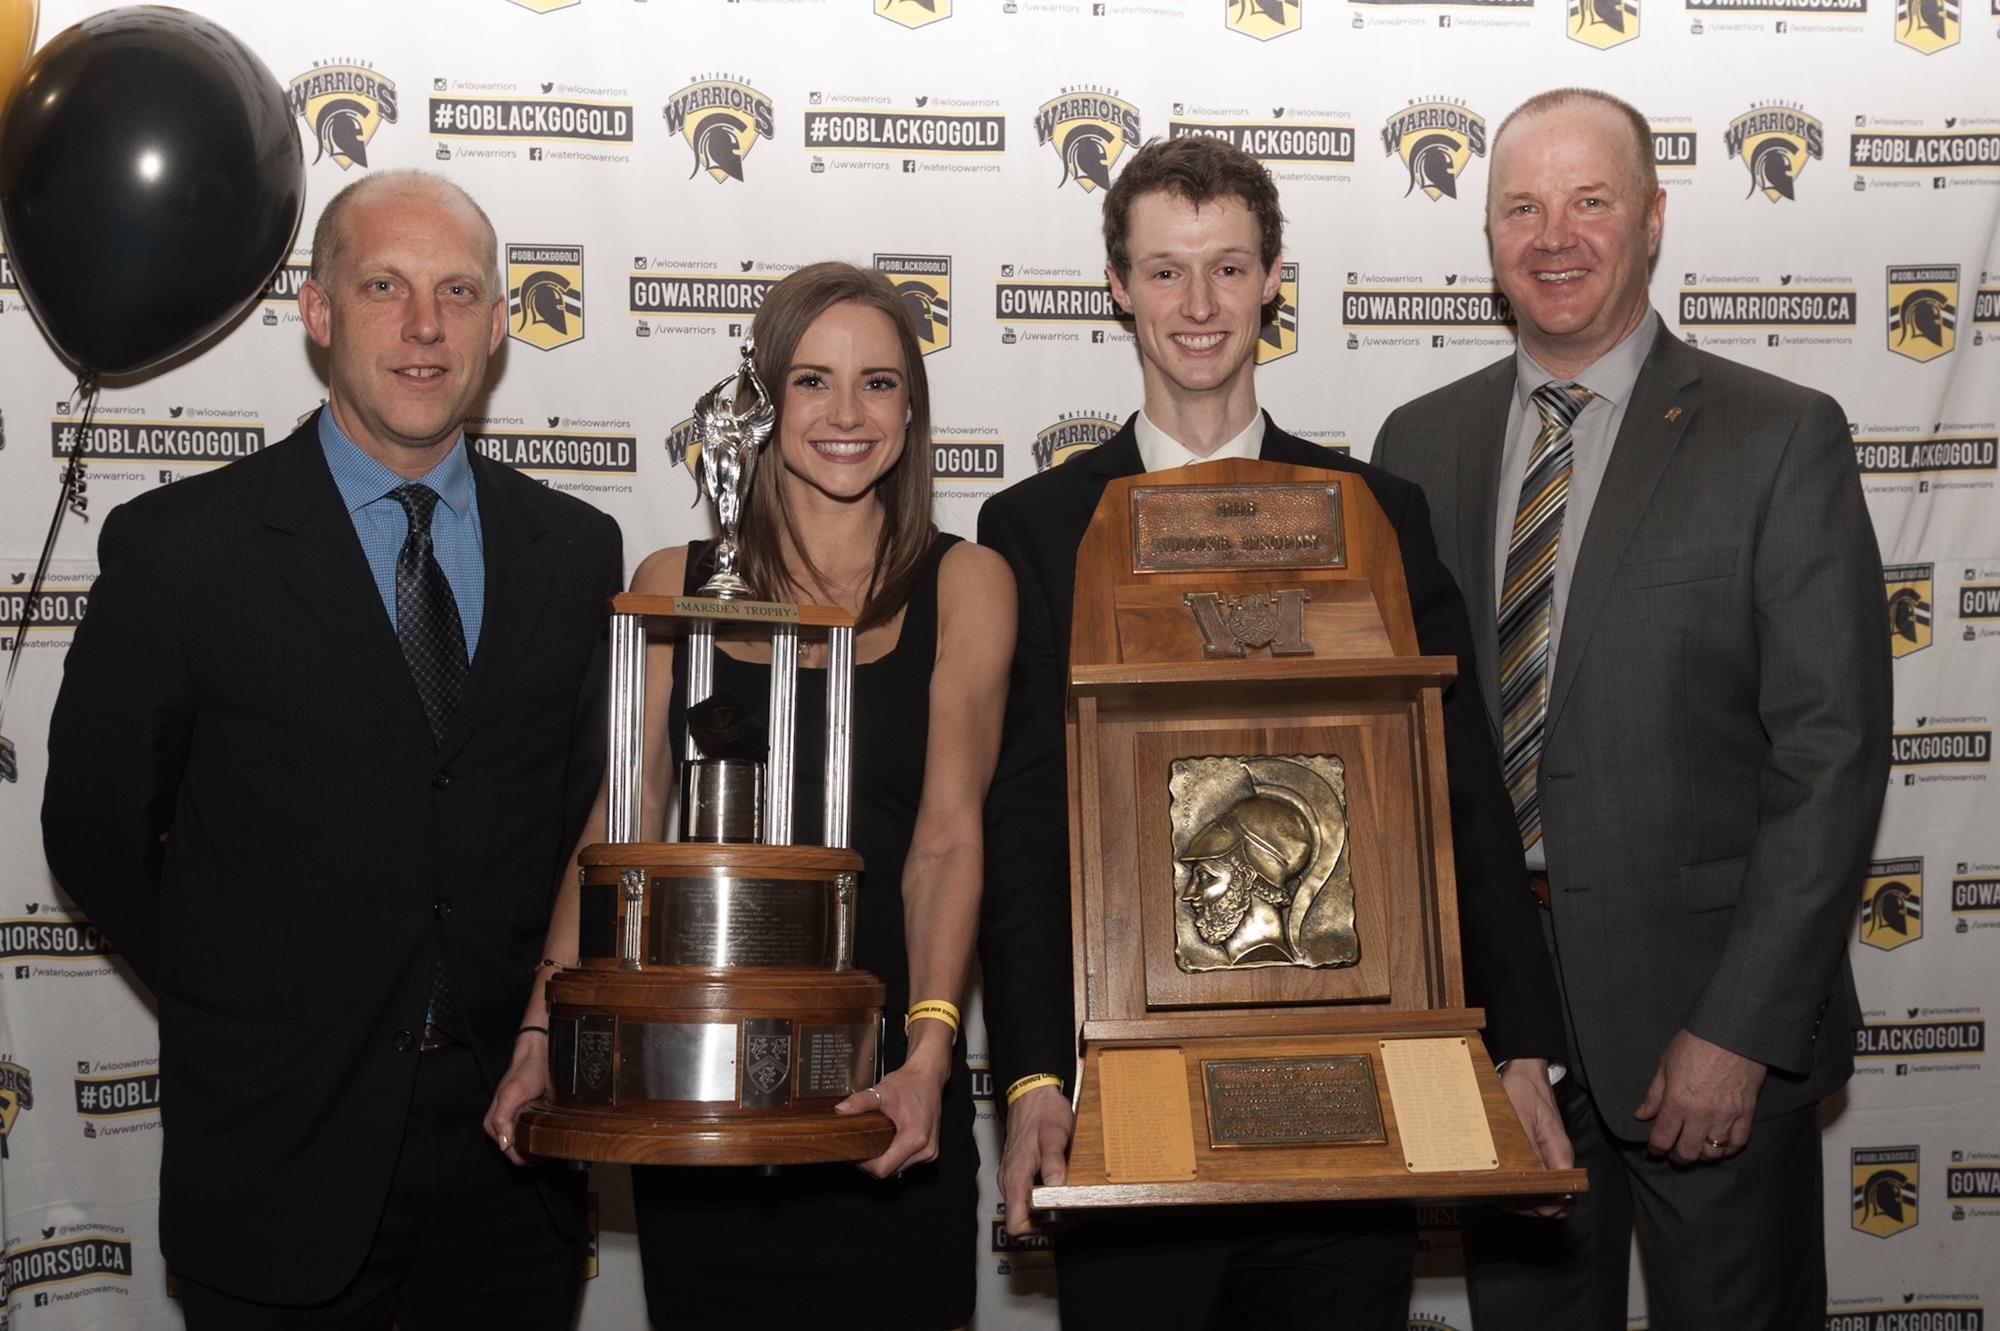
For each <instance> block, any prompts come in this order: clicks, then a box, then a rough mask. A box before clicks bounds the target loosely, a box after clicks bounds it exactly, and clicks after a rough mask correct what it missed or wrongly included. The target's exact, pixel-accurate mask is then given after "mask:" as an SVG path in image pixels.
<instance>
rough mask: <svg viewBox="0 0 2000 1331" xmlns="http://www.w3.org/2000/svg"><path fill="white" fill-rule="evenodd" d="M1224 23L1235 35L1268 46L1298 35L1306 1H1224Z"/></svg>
mask: <svg viewBox="0 0 2000 1331" xmlns="http://www.w3.org/2000/svg"><path fill="white" fill-rule="evenodd" d="M1223 5H1224V10H1223V18H1222V22H1223V25H1224V26H1225V27H1227V28H1228V29H1229V30H1230V31H1231V32H1240V33H1242V34H1243V35H1244V36H1245V37H1255V38H1256V39H1257V40H1258V41H1260V42H1268V41H1270V40H1271V39H1272V38H1273V37H1283V36H1284V35H1285V34H1286V33H1291V32H1297V31H1298V30H1299V21H1300V20H1301V19H1302V18H1303V17H1304V15H1302V14H1301V13H1300V12H1299V11H1300V10H1301V9H1303V8H1305V0H1223Z"/></svg>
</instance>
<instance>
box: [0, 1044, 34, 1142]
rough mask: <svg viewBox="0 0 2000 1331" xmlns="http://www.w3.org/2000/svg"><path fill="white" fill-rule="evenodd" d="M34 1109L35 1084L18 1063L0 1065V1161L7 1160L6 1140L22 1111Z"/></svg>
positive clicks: (11, 1133) (12, 1131)
mask: <svg viewBox="0 0 2000 1331" xmlns="http://www.w3.org/2000/svg"><path fill="white" fill-rule="evenodd" d="M34 1107H35V1082H34V1078H33V1077H32V1076H30V1075H29V1072H28V1070H27V1069H26V1068H24V1067H22V1066H21V1065H20V1064H19V1063H0V1160H5V1159H6V1158H7V1139H8V1138H9V1137H11V1136H13V1134H14V1120H15V1119H17V1118H19V1117H20V1116H21V1111H22V1110H23V1109H33V1108H34Z"/></svg>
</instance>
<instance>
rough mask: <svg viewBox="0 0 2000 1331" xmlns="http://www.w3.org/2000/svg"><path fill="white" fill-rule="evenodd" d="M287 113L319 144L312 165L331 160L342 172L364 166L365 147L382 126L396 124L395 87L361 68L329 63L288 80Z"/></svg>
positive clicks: (366, 158) (378, 75) (363, 67)
mask: <svg viewBox="0 0 2000 1331" xmlns="http://www.w3.org/2000/svg"><path fill="white" fill-rule="evenodd" d="M287 95H288V96H289V98H290V100H291V107H292V114H293V115H296V116H298V117H299V118H300V119H301V120H303V121H305V123H306V127H307V128H308V129H310V130H312V133H313V138H314V139H315V140H316V141H317V142H318V144H319V151H318V152H317V153H315V154H314V155H313V161H315V162H317V161H319V160H320V158H322V157H331V158H332V159H333V160H334V161H335V162H337V163H339V164H340V169H341V170H343V171H345V170H347V169H348V168H349V167H355V166H359V167H366V166H367V165H368V143H369V141H370V140H371V139H373V138H374V137H375V131H376V130H378V129H380V128H381V127H382V126H383V124H384V123H387V124H391V125H393V124H395V123H396V85H395V84H394V83H391V82H390V81H389V80H388V79H385V78H383V77H382V76H381V75H380V74H377V73H376V72H375V71H374V70H372V69H369V68H368V67H367V66H366V65H360V64H348V63H342V62H336V61H329V62H327V63H326V64H323V65H314V66H313V67H312V68H311V69H310V70H308V71H307V72H306V73H304V74H301V75H299V76H298V77H297V78H295V79H293V80H292V86H291V88H290V89H289V91H288V94H287Z"/></svg>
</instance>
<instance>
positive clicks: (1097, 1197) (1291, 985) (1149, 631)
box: [1030, 459, 1584, 1211]
mask: <svg viewBox="0 0 2000 1331" xmlns="http://www.w3.org/2000/svg"><path fill="white" fill-rule="evenodd" d="M1330 461H1331V460H1330ZM1408 576H1409V575H1408V574H1407V573H1406V571H1405V566H1404V562H1403V550H1402V543H1401V540H1400V537H1399V533H1398V531H1397V528H1396V526H1395V525H1394V524H1393V523H1392V522H1391V521H1390V519H1389V517H1388V515H1387V514H1385V513H1384V511H1383V509H1382V507H1381V505H1379V504H1378V503H1376V501H1375V497H1374V495H1373V494H1372V493H1371V492H1370V489H1369V483H1368V480H1367V478H1366V477H1365V476H1364V475H1362V474H1360V473H1357V472H1355V471H1353V470H1349V469H1347V468H1345V467H1344V466H1343V467H1334V466H1328V467H1303V466H1289V465H1283V464H1277V463H1266V462H1252V461H1244V460H1234V459H1228V460H1222V461H1216V462H1209V463H1204V464H1202V465H1200V466H1196V467H1187V468H1180V469H1176V470H1171V471H1161V472H1151V473H1148V474H1146V475H1144V476H1139V477H1120V478H1117V479H1113V480H1112V481H1110V482H1109V484H1108V485H1107V486H1106V488H1105V492H1104V498H1103V499H1102V501H1100V503H1099V504H1098V508H1097V512H1096V514H1095V516H1094V517H1093V518H1092V519H1091V523H1090V526H1089V528H1088V530H1087V531H1086V532H1085V534H1084V537H1083V540H1082V542H1081V544H1080V546H1079V547H1078V551H1077V563H1076V583H1075V602H1074V610H1073V613H1072V616H1071V627H1070V639H1069V643H1068V653H1069V670H1068V677H1067V680H1066V683H1067V685H1068V690H1067V694H1066V707H1067V712H1066V717H1065V732H1066V740H1067V747H1068V760H1069V766H1068V770H1069V773H1070V780H1069V783H1068V784H1069V798H1070V806H1069V827H1070V838H1069V847H1070V886H1071V894H1072V897H1071V915H1072V919H1073V920H1074V922H1075V928H1074V929H1073V930H1072V931H1071V940H1072V942H1071V946H1072V948H1073V955H1072V963H1073V964H1072V974H1073V976H1074V989H1073V993H1072V997H1073V1000H1074V1003H1075V1010H1076V1013H1077V1016H1078V1028H1077V1032H1076V1035H1077V1055H1078V1056H1077V1061H1076V1064H1075V1067H1074V1070H1073V1071H1074V1080H1073V1081H1072V1082H1071V1086H1072V1088H1073V1093H1074V1096H1075V1109H1076V1128H1075V1135H1074V1137H1073V1139H1072V1143H1071V1148H1070V1155H1069V1161H1068V1166H1069V1167H1068V1175H1067V1177H1066V1178H1065V1180H1064V1181H1063V1182H1062V1183H1061V1184H1058V1185H1055V1186H1047V1185H1044V1186H1041V1187H1038V1188H1035V1189H1034V1191H1033V1193H1032V1196H1031V1199H1030V1202H1031V1205H1032V1206H1034V1207H1035V1208H1037V1209H1045V1210H1059V1211H1074V1210H1088V1209H1091V1208H1097V1207H1106V1208H1115V1207H1132V1206H1168V1205H1173V1206H1180V1205H1187V1206H1216V1205H1238V1204H1243V1205H1249V1204H1262V1203H1269V1202H1289V1201H1297V1202H1325V1201H1383V1200H1396V1201H1406V1202H1412V1203H1415V1202H1426V1203H1436V1202H1445V1201H1450V1202H1464V1201H1469V1200H1476V1199H1481V1198H1489V1199H1490V1198H1500V1197H1546V1196H1551V1195H1559V1194H1562V1193H1569V1192H1575V1191H1578V1190H1580V1189H1581V1188H1582V1187H1583V1186H1584V1177H1583V1174H1582V1172H1581V1171H1578V1170H1546V1169H1543V1168H1542V1166H1541V1163H1540V1160H1539V1159H1538V1158H1537V1156H1536V1155H1535V1152H1534V1149H1533V1147H1532V1146H1531V1145H1530V1144H1529V1142H1528V1139H1527V1136H1526V1134H1525V1133H1523V1132H1522V1131H1521V1128H1520V1126H1519V1124H1518V1123H1517V1122H1516V1121H1515V1120H1514V1117H1513V1113H1512V1110H1511V1108H1510V1107H1509V1102H1508V1100H1507V1097H1506V1093H1505V1092H1504V1091H1503V1090H1502V1089H1501V1086H1500V1083H1499V1078H1498V1076H1497V1074H1496V1073H1495V1071H1494V1068H1493V1064H1492V1062H1491V1060H1490V1059H1489V1058H1488V1056H1487V1053H1486V1049H1485V1046H1484V1044H1483V1042H1482V1040H1481V1038H1480V1034H1479V1032H1480V1029H1481V1028H1482V1027H1483V1025H1484V1024H1485V1014H1484V1013H1482V1012H1481V1011H1479V1010H1478V1009H1476V1008H1469V1007H1467V1005H1466V998H1465V983H1464V975H1463V971H1462V969H1461V965H1460V952H1459V946H1460V945H1459V916H1458V899H1457V881H1458V880H1457V874H1456V872H1455V868H1454V860H1453V848H1452V822H1451V796H1450V789H1449V784H1448V782H1447V780H1446V773H1445V739H1444V734H1445V726H1444V695H1445V690H1446V688H1447V686H1449V685H1450V684H1451V682H1452V680H1453V679H1455V678H1456V676H1457V673H1458V659H1457V657H1456V656H1455V655H1438V656H1430V655H1426V654H1425V652H1424V650H1423V648H1422V647H1421V646H1420V645H1419V643H1418V640H1417V627H1416V622H1415V619H1414V617H1413V616H1412V614H1411V609H1410V599H1411V598H1410V590H1409V586H1408V583H1407V580H1406V579H1407V577H1408ZM1522 888H1523V895H1524V897H1525V888H1526V885H1525V883H1524V884H1523V885H1522ZM1419 1043H1420V1044H1423V1045H1425V1046H1426V1047H1429V1046H1436V1047H1438V1048H1441V1049H1442V1048H1445V1047H1447V1046H1448V1047H1449V1050H1450V1051H1451V1053H1452V1057H1453V1058H1454V1059H1456V1060H1458V1062H1457V1063H1453V1064H1451V1066H1450V1067H1449V1068H1448V1069H1446V1070H1447V1071H1449V1072H1451V1073H1452V1076H1453V1079H1454V1083H1455V1084H1456V1083H1470V1084H1472V1085H1475V1086H1476V1087H1477V1094H1475V1095H1473V1096H1470V1097H1459V1098H1457V1099H1454V1100H1452V1101H1451V1102H1450V1104H1449V1105H1446V1104H1444V1103H1443V1102H1442V1101H1440V1100H1439V1098H1438V1097H1437V1096H1435V1095H1433V1094H1431V1093H1430V1091H1429V1089H1428V1088H1429V1086H1431V1085H1432V1083H1426V1082H1425V1081H1423V1079H1422V1078H1413V1077H1410V1076H1405V1075H1401V1074H1397V1076H1392V1069H1401V1068H1407V1067H1409V1066H1411V1065H1412V1063H1413V1062H1416V1061H1417V1060H1414V1059H1413V1058H1412V1051H1413V1046H1414V1045H1415V1044H1419ZM1140 1053H1143V1054H1145V1055H1146V1057H1147V1063H1146V1066H1147V1067H1149V1068H1151V1069H1153V1070H1154V1071H1153V1073H1152V1075H1151V1079H1150V1080H1149V1081H1148V1083H1147V1085H1148V1087H1149V1089H1150V1091H1151V1092H1152V1093H1153V1094H1155V1095H1156V1096H1157V1097H1160V1098H1164V1099H1166V1100H1169V1101H1171V1102H1172V1105H1171V1106H1170V1107H1171V1108H1173V1109H1174V1111H1175V1112H1173V1113H1171V1114H1153V1115H1150V1116H1147V1117H1145V1118H1144V1119H1143V1120H1141V1119H1140V1118H1138V1117H1135V1116H1134V1115H1133V1114H1131V1113H1129V1112H1126V1111H1127V1110H1128V1109H1129V1106H1128V1105H1126V1104H1125V1103H1124V1102H1123V1101H1121V1100H1120V1099H1119V1097H1120V1096H1121V1095H1122V1094H1124V1090H1125V1080H1124V1079H1126V1078H1127V1077H1128V1073H1127V1072H1126V1071H1124V1069H1127V1068H1128V1067H1130V1066H1133V1065H1134V1064H1135V1060H1134V1057H1133V1056H1134V1055H1136V1054H1140ZM1459 1063H1462V1064H1463V1067H1462V1068H1461V1067H1459ZM1459 1072H1463V1074H1464V1075H1463V1076H1462V1077H1459V1076H1458V1075H1457V1074H1458V1073H1459ZM1398 1078H1400V1079H1398ZM1399 1088H1400V1093H1401V1094H1402V1095H1403V1097H1404V1103H1401V1104H1399V1103H1398V1102H1397V1098H1396V1097H1397V1094H1398V1093H1399ZM1183 1101H1184V1102H1185V1108H1186V1110H1187V1112H1186V1113H1185V1114H1182V1113H1181V1112H1179V1111H1180V1109H1181V1108H1182V1104H1183ZM1168 1123H1171V1124H1172V1125H1174V1126H1172V1127H1171V1128H1169V1127H1163V1126H1162V1125H1164V1124H1168ZM1405 1129H1407V1130H1408V1135H1407V1137H1406V1135H1405ZM1162 1131H1172V1132H1174V1133H1176V1134H1178V1135H1177V1136H1176V1140H1175V1141H1174V1142H1173V1143H1171V1145H1172V1146H1173V1147H1174V1148H1175V1153H1176V1157H1175V1158H1177V1159H1178V1158H1183V1157H1191V1158H1192V1160H1193V1169H1192V1172H1191V1174H1190V1173H1188V1172H1185V1171H1182V1172H1169V1171H1166V1170H1159V1169H1155V1170H1150V1171H1135V1170H1134V1169H1132V1168H1131V1167H1130V1164H1129V1162H1131V1161H1132V1160H1134V1159H1137V1158H1151V1156H1152V1155H1155V1154H1163V1153H1164V1147H1163V1144H1162V1143H1160V1142H1159V1141H1158V1140H1157V1138H1158V1136H1159V1134H1160V1133H1161V1132H1162ZM1489 1132H1490V1135H1491V1138H1492V1141H1493V1144H1494V1149H1493V1150H1492V1151H1491V1152H1488V1153H1485V1154H1482V1155H1481V1157H1480V1159H1479V1160H1478V1161H1476V1162H1471V1161H1470V1157H1469V1156H1468V1157H1463V1158H1461V1157H1451V1159H1450V1160H1449V1161H1447V1163H1446V1165H1445V1166H1444V1167H1440V1168H1436V1169H1428V1168H1425V1169H1420V1168H1417V1167H1416V1165H1415V1164H1413V1163H1412V1161H1415V1160H1418V1159H1419V1158H1420V1157H1423V1158H1425V1159H1428V1158H1429V1157H1427V1156H1424V1150H1423V1146H1422V1143H1423V1142H1425V1141H1429V1140H1459V1139H1465V1140H1472V1139H1475V1138H1476V1139H1479V1140H1482V1141H1483V1140H1485V1134H1487V1133H1489ZM1426 1134H1432V1135H1431V1136H1426ZM1181 1136H1185V1138H1186V1139H1187V1140H1185V1141H1182V1140H1180V1137H1181Z"/></svg>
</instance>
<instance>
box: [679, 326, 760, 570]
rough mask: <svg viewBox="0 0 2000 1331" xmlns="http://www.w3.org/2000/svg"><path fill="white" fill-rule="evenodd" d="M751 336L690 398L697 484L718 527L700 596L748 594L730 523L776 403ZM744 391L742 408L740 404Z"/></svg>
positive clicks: (739, 514) (736, 519)
mask: <svg viewBox="0 0 2000 1331" xmlns="http://www.w3.org/2000/svg"><path fill="white" fill-rule="evenodd" d="M756 349H757V342H756V339H755V338H753V337H746V338H744V339H743V362H742V364H740V365H738V366H737V367H736V372H735V373H733V374H730V375H728V376H726V377H724V378H723V379H721V380H720V381H718V382H717V383H716V385H715V386H714V387H713V388H710V389H709V390H708V391H707V392H706V393H703V394H702V395H701V397H700V398H699V399H698V400H697V401H696V402H695V404H694V421H695V427H696V428H697V429H698V430H700V432H701V488H702V493H704V494H706V495H707V496H708V498H709V501H710V502H711V503H713V504H714V505H715V519H716V522H717V524H718V525H719V526H720V527H721V528H722V531H721V535H720V537H719V538H718V539H717V540H716V543H715V575H714V576H713V577H711V578H710V579H709V580H708V581H707V582H705V583H703V584H702V585H701V591H700V592H699V593H697V594H698V595H701V596H713V597H716V598H717V599H719V600H724V601H737V600H742V599H744V598H746V597H748V596H749V595H750V584H749V583H747V582H745V581H744V580H743V579H742V577H740V576H739V575H738V574H737V572H736V556H737V550H736V528H737V526H738V525H739V524H740V523H741V522H742V520H743V496H744V493H745V492H746V491H748V490H749V488H750V478H751V476H752V475H754V474H755V473H756V470H757V455H758V454H759V453H760V452H762V451H763V448H764V441H765V440H767V439H769V438H770V437H771V429H772V427H773V426H774V425H776V424H777V420H778V409H777V407H775V406H774V405H772V402H771V395H770V394H769V393H767V392H766V391H765V390H764V381H763V380H762V379H759V378H758V377H757V370H756V367H755V364H754V363H753V361H752V353H753V352H754V351H755V350H756ZM746 394H747V395H748V397H749V404H748V406H747V408H746V407H745V406H744V405H743V401H744V397H745V395H746Z"/></svg>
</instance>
